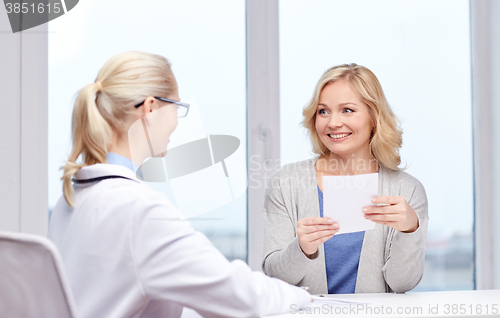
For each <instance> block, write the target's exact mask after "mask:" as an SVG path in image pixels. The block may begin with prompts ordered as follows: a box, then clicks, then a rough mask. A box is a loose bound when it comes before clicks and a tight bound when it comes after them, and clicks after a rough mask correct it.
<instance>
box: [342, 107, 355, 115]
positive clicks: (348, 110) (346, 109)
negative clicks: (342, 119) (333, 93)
mask: <svg viewBox="0 0 500 318" xmlns="http://www.w3.org/2000/svg"><path fill="white" fill-rule="evenodd" d="M353 112H354V110H352V109H350V108H344V113H347V114H349V113H353Z"/></svg>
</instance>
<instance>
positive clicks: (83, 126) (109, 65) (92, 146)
mask: <svg viewBox="0 0 500 318" xmlns="http://www.w3.org/2000/svg"><path fill="white" fill-rule="evenodd" d="M176 91H177V83H176V81H175V78H174V75H173V73H172V70H171V68H170V63H169V62H168V60H167V59H166V58H164V57H162V56H159V55H155V54H149V53H144V52H125V53H121V54H118V55H116V56H114V57H112V58H111V59H109V60H108V61H107V62H106V64H104V66H103V67H102V68H101V70H100V71H99V74H98V75H97V78H96V80H95V82H94V83H92V84H89V85H87V86H85V87H84V88H82V89H81V90H80V91H79V92H78V95H77V97H76V101H75V106H74V109H73V119H72V138H73V149H72V151H71V154H70V156H69V159H68V161H67V162H66V165H65V166H63V167H61V169H63V170H64V175H63V177H62V178H61V179H62V180H63V194H64V198H65V199H66V202H67V203H68V204H69V205H70V206H74V202H73V185H72V182H71V178H72V177H73V175H74V174H75V173H76V172H77V171H78V170H79V169H80V168H82V167H84V166H89V165H93V164H96V163H107V158H106V154H107V152H108V147H109V146H110V143H111V141H112V138H113V134H122V133H125V132H126V131H127V129H128V127H126V126H127V123H128V122H129V115H130V114H131V113H132V112H133V110H134V105H136V104H138V103H140V102H142V101H144V100H145V99H146V98H147V97H148V96H169V95H170V94H172V93H174V92H176ZM80 155H81V156H82V159H83V163H77V162H76V161H77V159H78V157H79V156H80Z"/></svg>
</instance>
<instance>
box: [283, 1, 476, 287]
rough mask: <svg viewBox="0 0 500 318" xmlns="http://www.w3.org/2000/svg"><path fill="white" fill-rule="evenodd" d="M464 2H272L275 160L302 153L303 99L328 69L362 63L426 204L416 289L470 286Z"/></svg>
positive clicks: (306, 148) (305, 154)
mask: <svg viewBox="0 0 500 318" xmlns="http://www.w3.org/2000/svg"><path fill="white" fill-rule="evenodd" d="M469 20H470V18H469V2H468V1H466V0H446V1H443V0H439V1H436V0H430V1H428V0H427V1H422V0H411V1H410V0H409V1H387V0H380V1H338V0H312V1H307V2H304V1H299V0H286V1H280V86H281V87H280V114H281V123H280V125H281V158H282V163H287V162H294V161H299V160H304V159H307V158H311V157H312V154H311V152H310V150H311V145H310V142H309V140H308V138H307V136H306V135H305V129H304V128H302V127H300V126H299V123H300V122H301V119H302V108H303V106H304V105H305V104H306V103H307V102H308V100H309V98H310V97H311V96H312V93H313V89H314V86H315V84H316V82H317V81H318V79H319V78H320V76H321V74H322V73H323V72H324V71H325V70H326V69H328V68H330V67H332V66H334V65H339V64H344V63H357V64H360V65H363V66H366V67H368V68H369V69H371V70H372V71H373V72H374V73H375V74H376V75H377V77H378V79H379V80H380V82H381V84H382V87H383V89H384V92H385V95H386V97H387V99H388V101H389V103H390V105H391V107H392V109H393V111H394V112H395V114H396V115H397V116H398V117H399V118H400V120H401V126H402V128H403V147H402V149H401V153H400V154H401V156H402V159H403V165H404V164H406V165H407V166H408V169H407V170H406V171H407V172H408V173H409V174H411V175H413V176H414V177H416V178H417V179H418V180H419V181H420V182H422V184H423V185H424V187H425V189H426V192H427V198H428V203H429V218H430V219H429V229H428V236H427V248H426V264H425V272H424V277H423V278H422V281H421V282H420V284H419V285H418V287H417V288H416V289H415V290H418V291H423V290H454V289H473V288H474V281H473V232H472V227H473V165H472V164H473V162H472V159H473V158H472V155H473V153H472V146H473V145H472V126H471V122H472V119H471V73H470V69H471V62H470V35H469V33H470V21H469Z"/></svg>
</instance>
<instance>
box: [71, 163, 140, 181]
mask: <svg viewBox="0 0 500 318" xmlns="http://www.w3.org/2000/svg"><path fill="white" fill-rule="evenodd" d="M109 176H120V177H124V178H127V179H131V180H134V181H137V182H140V181H139V179H137V176H136V175H135V173H134V172H133V171H132V170H130V169H129V168H127V167H124V166H120V165H114V164H109V163H96V164H93V165H91V166H85V167H82V168H81V169H80V170H78V171H77V172H76V173H75V175H74V177H73V179H75V180H88V179H94V178H102V177H109Z"/></svg>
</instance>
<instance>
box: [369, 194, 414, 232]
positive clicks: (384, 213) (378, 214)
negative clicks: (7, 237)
mask: <svg viewBox="0 0 500 318" xmlns="http://www.w3.org/2000/svg"><path fill="white" fill-rule="evenodd" d="M372 202H373V203H374V204H376V205H374V206H367V207H364V208H363V213H364V214H365V218H366V219H369V220H371V221H373V222H375V223H378V224H382V225H387V226H390V227H392V228H393V229H395V230H397V231H400V232H405V233H411V232H415V231H416V230H417V229H418V225H419V224H418V217H417V213H415V211H414V210H413V208H412V207H411V206H410V205H409V204H408V202H406V200H405V199H404V198H403V197H398V196H383V197H374V198H373V199H372Z"/></svg>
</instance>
